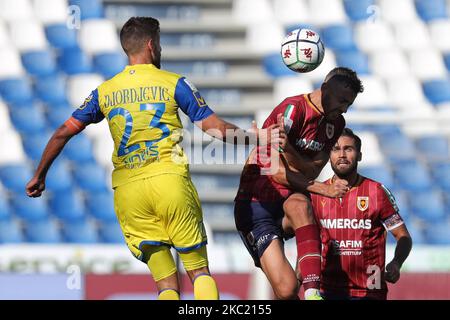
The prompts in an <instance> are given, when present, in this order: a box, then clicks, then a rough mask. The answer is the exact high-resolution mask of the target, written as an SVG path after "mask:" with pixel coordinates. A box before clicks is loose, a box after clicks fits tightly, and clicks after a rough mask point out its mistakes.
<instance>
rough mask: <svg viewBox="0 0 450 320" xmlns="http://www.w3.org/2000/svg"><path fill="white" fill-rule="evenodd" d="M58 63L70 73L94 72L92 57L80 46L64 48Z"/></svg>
mask: <svg viewBox="0 0 450 320" xmlns="http://www.w3.org/2000/svg"><path fill="white" fill-rule="evenodd" d="M58 65H59V67H60V69H62V70H63V71H64V72H65V73H67V74H69V75H74V74H78V73H90V72H92V61H91V58H90V57H89V56H88V55H87V54H86V53H85V52H84V51H82V50H81V49H80V48H69V49H64V50H63V52H62V54H61V56H60V57H59V59H58Z"/></svg>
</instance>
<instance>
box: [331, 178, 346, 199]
mask: <svg viewBox="0 0 450 320" xmlns="http://www.w3.org/2000/svg"><path fill="white" fill-rule="evenodd" d="M347 191H349V186H348V182H347V180H344V179H339V178H336V179H335V180H334V181H333V183H332V184H330V185H329V187H328V197H330V198H341V197H343V196H344V195H345V194H346V193H347Z"/></svg>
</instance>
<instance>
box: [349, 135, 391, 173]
mask: <svg viewBox="0 0 450 320" xmlns="http://www.w3.org/2000/svg"><path fill="white" fill-rule="evenodd" d="M355 133H356V134H357V135H358V136H359V137H360V138H361V141H362V145H361V152H362V154H363V156H362V161H361V162H360V163H359V166H376V165H381V164H383V160H384V157H383V153H382V152H381V150H380V145H379V141H378V138H377V136H376V135H375V134H374V133H372V132H369V131H361V132H355Z"/></svg>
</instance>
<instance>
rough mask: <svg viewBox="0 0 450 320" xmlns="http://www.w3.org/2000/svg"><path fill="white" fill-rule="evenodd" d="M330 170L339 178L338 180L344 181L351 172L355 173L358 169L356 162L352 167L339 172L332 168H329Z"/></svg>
mask: <svg viewBox="0 0 450 320" xmlns="http://www.w3.org/2000/svg"><path fill="white" fill-rule="evenodd" d="M331 169H333V172H334V173H335V174H336V175H337V176H338V177H339V178H340V179H344V178H346V177H348V176H350V175H351V174H352V173H353V172H355V171H357V169H358V162H355V163H354V164H353V165H352V166H350V167H348V168H346V169H344V170H339V169H338V168H337V166H336V167H334V166H331Z"/></svg>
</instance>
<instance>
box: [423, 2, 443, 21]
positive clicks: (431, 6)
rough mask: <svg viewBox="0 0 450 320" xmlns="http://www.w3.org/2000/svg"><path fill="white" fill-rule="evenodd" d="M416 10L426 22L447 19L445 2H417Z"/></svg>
mask: <svg viewBox="0 0 450 320" xmlns="http://www.w3.org/2000/svg"><path fill="white" fill-rule="evenodd" d="M415 2H416V10H417V13H418V14H419V16H420V18H422V20H425V21H430V20H433V19H441V18H447V13H446V12H447V10H446V6H445V0H415Z"/></svg>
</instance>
